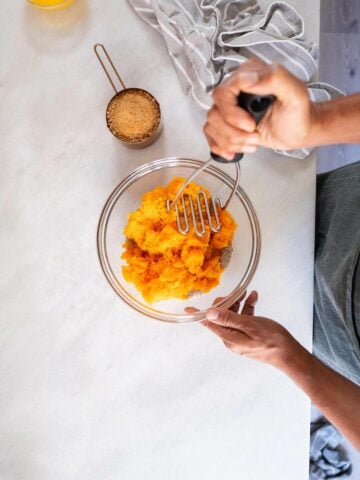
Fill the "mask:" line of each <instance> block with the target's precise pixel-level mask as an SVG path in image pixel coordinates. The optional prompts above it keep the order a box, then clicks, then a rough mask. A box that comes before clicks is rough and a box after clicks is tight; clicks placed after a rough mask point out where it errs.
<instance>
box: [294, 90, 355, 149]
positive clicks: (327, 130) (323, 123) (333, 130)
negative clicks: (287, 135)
mask: <svg viewBox="0 0 360 480" xmlns="http://www.w3.org/2000/svg"><path fill="white" fill-rule="evenodd" d="M313 107H314V108H313V126H312V128H311V130H310V133H309V136H308V139H307V141H306V145H304V146H307V147H313V146H320V145H333V144H338V143H360V93H357V94H355V95H349V96H346V97H341V98H337V99H335V100H331V101H329V102H321V103H316V104H313Z"/></svg>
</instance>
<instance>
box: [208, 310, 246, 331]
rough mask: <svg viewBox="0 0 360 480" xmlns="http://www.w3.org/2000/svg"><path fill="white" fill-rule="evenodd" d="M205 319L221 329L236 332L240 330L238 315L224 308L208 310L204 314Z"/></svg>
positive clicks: (240, 320) (240, 321) (240, 322)
mask: <svg viewBox="0 0 360 480" xmlns="http://www.w3.org/2000/svg"><path fill="white" fill-rule="evenodd" d="M206 319H207V320H208V321H209V322H212V323H216V324H217V325H221V326H222V327H227V328H234V329H236V330H241V326H242V323H243V321H242V319H241V316H240V315H239V314H237V313H235V312H233V311H231V310H226V309H224V308H210V309H209V310H208V311H207V312H206Z"/></svg>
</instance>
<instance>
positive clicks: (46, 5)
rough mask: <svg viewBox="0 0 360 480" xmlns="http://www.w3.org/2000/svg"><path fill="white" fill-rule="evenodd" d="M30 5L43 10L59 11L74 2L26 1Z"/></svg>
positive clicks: (68, 0)
mask: <svg viewBox="0 0 360 480" xmlns="http://www.w3.org/2000/svg"><path fill="white" fill-rule="evenodd" d="M28 1H29V3H30V4H31V5H33V6H34V7H37V8H42V9H44V10H60V9H62V8H66V7H69V6H70V5H71V4H72V3H74V1H75V0H28Z"/></svg>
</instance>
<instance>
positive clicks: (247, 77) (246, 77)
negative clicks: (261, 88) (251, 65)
mask: <svg viewBox="0 0 360 480" xmlns="http://www.w3.org/2000/svg"><path fill="white" fill-rule="evenodd" d="M238 75H239V77H240V79H241V81H242V82H244V83H245V84H246V85H248V86H249V87H250V86H251V85H253V84H254V83H256V82H258V81H259V73H258V72H256V71H251V70H243V71H242V70H241V69H240V70H239V73H238Z"/></svg>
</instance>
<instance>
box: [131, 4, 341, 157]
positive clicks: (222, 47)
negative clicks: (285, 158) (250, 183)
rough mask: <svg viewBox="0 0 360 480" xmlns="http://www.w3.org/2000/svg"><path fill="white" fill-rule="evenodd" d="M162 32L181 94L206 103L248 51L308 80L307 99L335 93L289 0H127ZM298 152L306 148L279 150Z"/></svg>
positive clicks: (303, 152)
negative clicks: (320, 75)
mask: <svg viewBox="0 0 360 480" xmlns="http://www.w3.org/2000/svg"><path fill="white" fill-rule="evenodd" d="M128 1H129V3H130V4H131V5H132V7H133V8H134V9H135V11H136V12H137V14H138V15H139V16H140V17H141V18H142V19H143V20H144V21H145V22H147V23H148V24H149V25H151V26H152V27H153V28H155V29H156V30H157V31H158V32H159V33H160V34H161V35H162V37H163V38H164V41H165V43H166V46H167V48H168V51H169V55H170V56H171V58H172V60H173V62H174V65H175V68H176V70H177V73H178V77H179V80H180V83H181V85H182V88H183V90H184V92H185V94H186V95H187V96H188V97H190V98H191V99H192V100H193V101H195V102H196V103H197V105H198V106H199V107H201V108H202V109H205V110H207V109H209V108H210V106H211V104H212V102H211V96H210V94H211V91H212V90H213V88H214V87H216V85H218V84H219V83H220V82H221V81H222V80H223V79H224V78H226V76H227V75H229V74H230V73H231V72H232V71H233V70H234V69H236V68H237V67H238V66H239V65H240V64H241V63H243V62H245V61H246V59H247V58H249V57H258V58H259V59H261V60H263V61H265V62H267V63H281V64H282V65H284V66H285V67H286V68H287V69H288V70H290V71H291V72H292V73H293V74H294V75H296V76H297V77H298V78H300V79H301V80H303V81H304V82H306V83H307V84H308V89H309V94H310V97H311V99H312V100H313V101H316V102H321V101H325V100H329V99H331V98H332V97H335V96H338V95H339V94H341V92H340V91H339V90H337V89H336V88H334V87H332V86H330V85H327V84H324V83H309V82H311V80H312V79H314V78H315V77H316V74H317V69H318V55H319V52H318V48H317V46H316V45H315V44H314V43H312V42H309V41H307V40H305V38H304V21H303V19H302V18H301V17H300V15H299V14H298V13H297V12H296V11H295V10H294V8H292V7H291V6H290V5H288V4H287V3H284V2H273V3H272V4H271V5H270V6H269V7H268V9H267V11H266V12H265V13H264V12H263V11H262V9H261V8H260V6H259V4H258V3H257V1H256V0H128ZM280 153H284V154H286V155H291V156H295V157H298V158H304V157H305V156H306V155H308V153H309V150H306V149H301V150H296V151H291V152H289V151H288V152H280Z"/></svg>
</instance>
